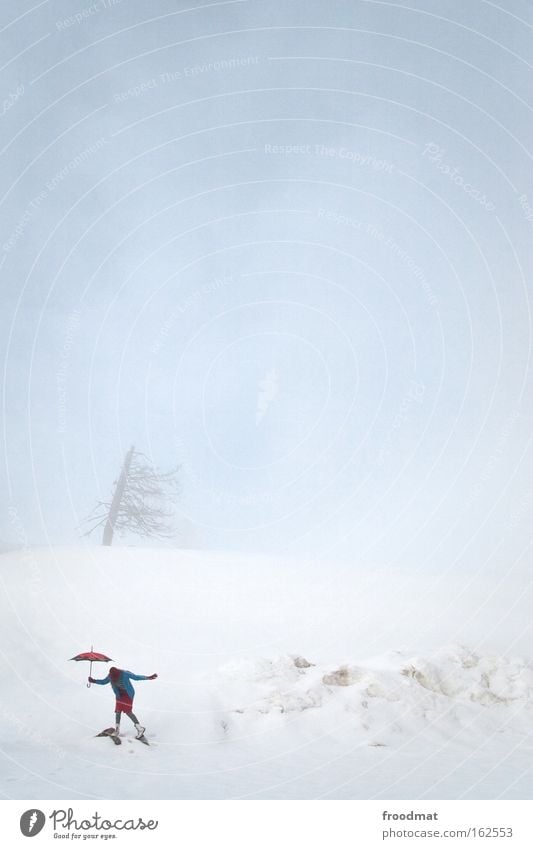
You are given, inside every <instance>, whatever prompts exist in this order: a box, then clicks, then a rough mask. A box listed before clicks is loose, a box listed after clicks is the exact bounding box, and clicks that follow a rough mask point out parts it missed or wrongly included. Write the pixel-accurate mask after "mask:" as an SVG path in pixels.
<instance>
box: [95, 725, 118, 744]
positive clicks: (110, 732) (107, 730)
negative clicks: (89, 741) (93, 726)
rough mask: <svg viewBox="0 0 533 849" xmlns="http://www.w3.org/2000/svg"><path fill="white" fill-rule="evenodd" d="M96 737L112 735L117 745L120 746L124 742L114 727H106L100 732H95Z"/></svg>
mask: <svg viewBox="0 0 533 849" xmlns="http://www.w3.org/2000/svg"><path fill="white" fill-rule="evenodd" d="M95 737H111V739H112V741H113V743H114V744H115V746H120V744H121V742H122V741H121V739H120V737H119V736H118V734H117V733H116V732H115V729H114V728H104V730H103V731H100V733H99V734H95Z"/></svg>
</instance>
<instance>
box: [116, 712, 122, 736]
mask: <svg viewBox="0 0 533 849" xmlns="http://www.w3.org/2000/svg"><path fill="white" fill-rule="evenodd" d="M120 714H121V711H120V710H116V711H115V734H118V732H119V731H120Z"/></svg>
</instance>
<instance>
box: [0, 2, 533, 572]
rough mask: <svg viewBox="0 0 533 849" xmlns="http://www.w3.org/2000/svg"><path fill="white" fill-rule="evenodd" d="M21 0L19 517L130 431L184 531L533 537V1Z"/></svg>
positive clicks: (470, 565) (8, 152)
mask: <svg viewBox="0 0 533 849" xmlns="http://www.w3.org/2000/svg"><path fill="white" fill-rule="evenodd" d="M0 15H1V22H0V39H1V43H2V68H1V82H2V88H1V91H2V101H3V102H2V107H1V109H0V113H1V116H0V117H1V124H0V128H1V151H2V169H1V180H2V186H1V201H0V203H1V219H0V227H1V239H0V266H1V267H0V275H1V280H2V299H3V309H2V315H1V319H0V321H1V329H2V333H1V345H2V347H1V361H2V364H3V379H2V385H3V411H2V422H3V435H2V447H3V451H2V466H3V469H2V476H1V481H2V484H1V485H2V491H3V501H4V509H3V510H2V513H1V518H2V528H1V531H0V542H1V543H2V545H3V546H5V547H16V546H21V545H22V546H24V545H48V544H53V545H58V544H59V545H62V544H72V543H76V541H78V540H79V539H80V533H81V532H82V531H81V529H80V523H82V520H83V518H84V517H86V516H87V514H88V513H89V512H90V511H91V509H92V508H93V506H94V504H95V502H96V501H97V500H98V499H104V498H107V497H108V496H109V494H110V492H111V489H112V485H113V481H114V480H116V478H117V475H118V473H119V470H120V465H121V462H122V460H123V457H124V454H125V452H126V451H127V449H128V448H129V446H130V445H132V444H133V445H135V446H136V447H137V448H138V449H139V450H141V451H143V452H144V453H145V454H146V455H147V456H148V457H149V458H150V459H151V461H152V462H153V463H154V464H155V465H157V466H158V467H160V468H161V469H168V468H171V467H172V466H175V465H176V464H180V466H181V472H180V479H181V496H180V499H179V503H178V513H179V526H180V534H179V537H178V539H177V540H176V543H175V544H177V545H181V546H185V547H200V548H214V549H222V550H224V549H225V550H232V549H238V550H241V551H252V550H253V551H264V552H271V553H272V552H273V553H276V552H279V553H283V554H291V555H305V556H308V555H309V554H312V555H313V557H317V558H324V559H341V560H346V561H347V562H349V563H357V562H359V563H365V564H374V563H375V564H379V565H391V564H416V565H417V566H418V567H420V568H424V569H425V568H431V569H435V570H443V569H446V568H449V567H451V566H452V565H453V566H455V567H456V568H458V569H461V570H472V573H473V574H474V573H475V574H479V573H480V572H483V573H495V574H501V575H502V576H505V575H506V574H508V573H509V572H511V571H512V570H514V569H515V568H523V564H524V563H525V562H526V558H527V552H528V547H529V545H530V543H531V521H530V515H531V510H532V508H533V491H532V484H531V464H532V459H533V455H532V451H531V432H532V414H531V404H530V401H529V399H530V398H531V388H532V387H531V368H530V349H531V316H530V303H529V290H530V279H531V267H532V249H531V244H532V238H531V236H532V226H533V186H532V169H531V127H532V120H531V102H532V94H533V92H532V86H531V73H530V71H531V65H530V64H528V60H529V59H530V57H531V34H532V25H533V14H532V10H531V6H530V4H528V3H526V2H521V0H505V1H504V0H502V2H500V3H499V4H493V3H489V2H482V0H472V2H469V3H467V4H464V3H461V2H457V0H448V2H446V0H424V2H420V1H419V0H413V2H411V3H410V4H409V5H408V6H407V5H403V4H401V3H392V2H390V3H389V2H377V0H376V2H368V0H365V2H360V0H353V2H350V3H346V2H340V0H332V2H328V3H325V2H319V0H291V2H284V0H271V2H268V3H262V2H259V0H237V1H236V2H235V1H234V0H231V2H218V3H209V4H201V3H191V2H190V0H187V2H186V3H185V2H181V0H180V2H176V0H174V2H171V3H169V2H163V0H152V2H151V3H149V4H146V3H143V2H140V0H121V2H118V0H117V1H116V2H112V0H97V2H95V3H93V4H90V3H87V4H86V5H83V0H80V3H78V4H75V6H74V4H72V3H69V2H66V0H64V2H53V3H52V2H44V3H43V2H41V3H39V4H37V5H34V6H33V7H32V6H31V5H30V4H29V3H28V2H26V0H24V2H19V0H17V2H15V0H5V2H4V3H2V9H1V10H0ZM91 541H92V542H94V543H95V544H97V543H98V542H99V538H98V535H95V536H94V537H91ZM124 542H125V543H127V544H142V542H140V541H137V540H136V539H135V538H134V537H128V538H126V539H125V540H124ZM152 544H153V542H152ZM168 544H169V543H168V542H167V543H166V545H168ZM171 544H172V543H171Z"/></svg>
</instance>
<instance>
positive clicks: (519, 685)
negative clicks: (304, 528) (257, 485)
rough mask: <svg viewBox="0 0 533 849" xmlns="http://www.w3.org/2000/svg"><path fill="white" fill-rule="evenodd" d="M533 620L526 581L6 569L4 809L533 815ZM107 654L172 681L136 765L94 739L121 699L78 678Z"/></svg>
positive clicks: (209, 565)
mask: <svg viewBox="0 0 533 849" xmlns="http://www.w3.org/2000/svg"><path fill="white" fill-rule="evenodd" d="M509 610H512V615H508V611H509ZM530 610H531V597H530V590H529V584H528V582H527V579H526V577H525V576H524V575H522V576H521V575H520V574H513V575H510V576H509V577H508V579H507V581H506V583H505V586H504V587H502V586H501V585H500V584H499V582H498V580H497V579H496V578H495V579H493V582H492V583H491V582H490V580H489V579H488V578H486V577H485V579H484V580H483V581H480V580H477V581H472V580H471V579H466V578H464V577H461V576H458V575H453V574H452V573H450V574H448V575H447V576H445V579H444V580H443V579H442V578H436V577H431V576H429V575H425V576H424V577H422V576H421V575H420V574H417V573H416V572H415V571H412V572H409V571H408V570H404V571H403V572H395V573H394V574H387V575H385V574H383V573H376V572H375V571H370V570H367V571H365V570H364V569H362V567H361V566H357V567H355V566H354V567H353V568H347V567H346V566H344V567H342V566H340V565H334V564H323V563H310V562H305V563H304V562H301V561H292V562H291V561H282V560H279V559H274V558H270V559H269V558H266V557H257V556H254V557H253V558H252V557H246V556H244V555H242V554H241V555H229V554H217V553H212V552H185V551H179V552H172V551H169V550H150V549H132V548H113V549H102V548H76V549H72V548H71V549H51V550H44V549H30V550H27V551H23V552H18V553H16V554H15V553H11V554H5V555H3V556H1V557H0V615H1V618H0V662H1V668H0V675H1V681H2V690H1V694H0V716H1V719H2V722H1V726H0V748H1V752H2V766H1V770H0V791H1V792H2V793H3V794H4V796H6V797H11V798H43V799H44V798H58V797H59V798H61V797H63V798H77V797H83V798H92V797H95V798H228V797H231V798H237V797H254V798H315V797H325V798H372V797H382V798H418V797H420V798H460V797H467V798H495V797H498V796H502V797H504V798H524V797H529V796H530V795H531V790H532V789H533V780H532V773H531V767H530V762H531V754H532V751H533V749H532V745H533V744H532V743H531V740H530V738H529V737H528V734H529V731H530V728H531V720H532V717H533V666H532V664H531V662H530V661H528V660H527V659H526V658H527V655H528V648H529V639H530V635H531V631H530V630H529V629H530V625H529V618H530ZM91 643H92V644H94V647H95V649H97V650H99V651H103V652H106V653H108V654H109V655H110V656H111V657H113V659H114V661H115V663H116V665H118V666H122V667H126V668H128V669H132V670H133V671H134V672H140V673H143V674H150V673H152V672H158V673H159V676H160V677H159V679H158V680H157V681H147V682H139V683H138V684H137V685H136V691H137V697H136V703H135V709H136V712H137V713H138V715H139V717H140V719H141V721H142V722H143V724H145V725H146V726H147V734H148V736H149V738H150V739H151V742H152V746H151V747H150V748H147V747H145V746H142V745H141V744H139V743H137V742H134V741H132V740H131V739H130V738H131V734H130V726H129V723H128V720H127V719H124V720H123V731H124V732H127V736H125V737H124V739H123V743H124V744H123V745H122V746H121V747H115V746H113V745H112V743H111V742H110V741H109V740H106V739H105V738H99V739H97V738H94V736H93V735H94V734H95V733H96V732H97V731H99V730H100V729H101V728H103V727H105V726H107V725H110V724H111V723H112V721H113V713H112V708H113V698H112V693H111V690H110V688H109V687H97V686H93V687H91V688H90V689H88V688H86V686H85V681H86V677H87V674H88V668H87V667H86V666H85V665H83V664H77V663H73V662H67V658H69V657H71V656H72V655H74V654H76V653H78V652H80V651H85V650H88V649H89V648H90V646H91ZM311 664H312V665H311ZM106 668H107V667H105V666H100V667H99V668H96V669H95V671H94V673H93V674H96V675H100V674H104V670H105V669H106Z"/></svg>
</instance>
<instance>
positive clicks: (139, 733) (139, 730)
mask: <svg viewBox="0 0 533 849" xmlns="http://www.w3.org/2000/svg"><path fill="white" fill-rule="evenodd" d="M126 716H128V717H129V718H130V719H131V721H132V722H133V724H134V725H135V729H136V731H137V737H142V735H143V734H144V732H145V731H146V728H145V727H144V726H143V725H141V724H140V722H139V720H138V719H137V717H136V716H135V714H134V713H133V711H132V710H130V712H129V713H127V714H126Z"/></svg>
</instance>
